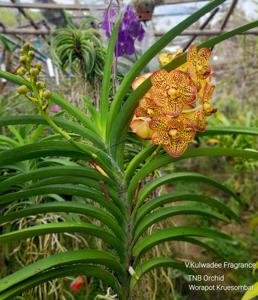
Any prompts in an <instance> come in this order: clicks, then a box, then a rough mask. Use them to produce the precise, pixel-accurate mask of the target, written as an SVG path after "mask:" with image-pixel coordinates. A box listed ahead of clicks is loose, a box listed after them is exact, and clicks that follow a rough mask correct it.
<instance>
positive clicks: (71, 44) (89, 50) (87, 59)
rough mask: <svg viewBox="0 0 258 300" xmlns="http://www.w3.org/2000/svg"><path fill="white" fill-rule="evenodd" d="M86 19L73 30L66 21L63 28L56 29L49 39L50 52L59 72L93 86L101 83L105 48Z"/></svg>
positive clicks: (98, 34) (99, 36)
mask: <svg viewBox="0 0 258 300" xmlns="http://www.w3.org/2000/svg"><path fill="white" fill-rule="evenodd" d="M93 21H94V20H93V19H92V18H87V19H86V20H85V22H84V23H83V24H82V25H81V26H80V28H76V26H75V25H74V24H73V23H71V22H69V25H68V26H67V27H66V28H60V29H56V30H55V31H54V32H53V34H52V36H51V52H52V56H53V59H54V61H55V63H56V64H57V65H58V67H59V68H60V69H61V70H62V71H63V72H65V71H70V72H72V74H73V75H74V76H78V75H79V76H80V77H81V79H82V80H85V81H88V82H89V83H90V84H91V85H94V83H95V81H96V79H98V80H101V77H102V75H103V68H104V63H105V53H106V51H105V48H104V46H103V42H102V39H101V35H100V33H99V31H98V30H97V29H96V28H95V27H94V26H93Z"/></svg>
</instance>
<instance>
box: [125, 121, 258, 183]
mask: <svg viewBox="0 0 258 300" xmlns="http://www.w3.org/2000/svg"><path fill="white" fill-rule="evenodd" d="M229 134H246V135H258V128H257V127H242V126H213V127H209V128H207V129H206V130H205V131H204V132H197V136H211V135H229ZM155 149H157V145H148V146H147V147H146V148H144V149H143V150H142V151H140V152H139V153H138V154H137V155H136V156H135V157H134V158H133V159H132V160H131V161H130V163H129V164H128V166H127V168H126V170H125V182H126V183H127V184H128V183H129V181H130V179H131V178H132V176H133V175H134V172H135V171H136V169H137V168H139V165H140V164H141V163H142V162H144V160H145V159H147V158H148V157H149V156H150V155H152V154H153V152H154V151H155ZM154 153H155V152H154Z"/></svg>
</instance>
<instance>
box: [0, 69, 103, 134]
mask: <svg viewBox="0 0 258 300" xmlns="http://www.w3.org/2000/svg"><path fill="white" fill-rule="evenodd" d="M0 77H1V78H5V79H6V80H8V81H10V82H13V83H16V84H18V85H26V86H27V87H28V88H31V85H30V83H29V82H28V81H26V80H23V79H22V78H20V77H18V76H16V75H14V74H12V73H9V72H6V71H2V70H0ZM51 100H52V101H53V102H54V103H56V104H58V105H59V106H61V107H62V108H63V109H65V110H66V111H67V112H68V113H69V114H70V115H72V116H74V117H75V118H76V119H77V120H78V121H80V122H81V123H82V124H83V125H84V126H85V127H87V128H89V129H90V130H91V131H92V132H95V133H97V134H98V132H97V128H96V127H95V126H94V125H93V123H92V121H91V120H90V119H89V118H88V116H87V115H86V114H85V113H84V112H83V111H82V110H81V109H79V108H77V107H75V106H74V105H73V104H71V103H70V102H69V101H68V100H66V99H63V98H62V97H61V96H59V95H58V94H56V93H52V94H51Z"/></svg>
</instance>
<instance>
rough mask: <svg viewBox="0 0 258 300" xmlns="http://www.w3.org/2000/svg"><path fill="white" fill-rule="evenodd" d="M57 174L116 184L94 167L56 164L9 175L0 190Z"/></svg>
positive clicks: (3, 190)
mask: <svg viewBox="0 0 258 300" xmlns="http://www.w3.org/2000/svg"><path fill="white" fill-rule="evenodd" d="M56 176H76V177H80V178H91V179H95V180H98V181H103V182H105V183H106V184H107V185H108V186H109V185H110V186H114V183H113V181H112V180H111V179H110V178H108V177H106V176H103V175H101V174H100V173H99V172H97V171H96V170H94V169H93V168H89V167H86V166H83V167H81V166H74V167H70V166H57V167H56V166H55V167H44V168H40V169H37V170H32V171H28V172H26V173H22V174H18V175H14V176H12V177H9V178H7V179H5V180H3V181H2V182H0V192H1V193H3V192H5V191H8V190H9V189H10V188H12V187H14V186H16V185H20V184H24V183H26V182H28V181H32V180H33V181H36V180H39V179H44V178H51V177H56Z"/></svg>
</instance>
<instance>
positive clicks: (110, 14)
mask: <svg viewBox="0 0 258 300" xmlns="http://www.w3.org/2000/svg"><path fill="white" fill-rule="evenodd" d="M117 14H118V13H117V10H116V9H114V8H110V9H108V10H107V11H105V13H104V20H103V22H102V28H103V29H104V30H105V33H106V36H107V37H108V38H110V36H111V32H112V29H113V27H114V24H115V22H116V19H117ZM143 37H144V29H143V27H142V24H141V22H140V21H139V19H138V17H137V15H136V14H135V12H134V11H133V9H132V8H131V6H129V5H128V6H126V7H125V11H124V14H123V18H122V21H121V24H120V27H119V31H118V37H117V43H116V48H115V55H116V56H117V57H120V56H123V55H132V54H134V53H135V46H134V44H135V41H136V40H138V41H142V39H143Z"/></svg>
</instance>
